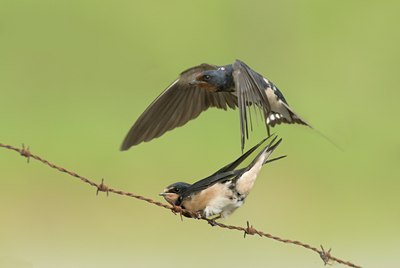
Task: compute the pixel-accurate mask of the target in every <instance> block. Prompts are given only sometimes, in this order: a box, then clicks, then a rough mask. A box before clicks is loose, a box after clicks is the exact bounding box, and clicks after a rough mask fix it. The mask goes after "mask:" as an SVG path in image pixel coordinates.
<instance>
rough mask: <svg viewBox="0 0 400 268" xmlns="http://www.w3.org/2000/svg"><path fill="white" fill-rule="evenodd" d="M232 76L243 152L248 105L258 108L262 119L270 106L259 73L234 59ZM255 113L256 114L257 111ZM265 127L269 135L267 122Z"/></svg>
mask: <svg viewBox="0 0 400 268" xmlns="http://www.w3.org/2000/svg"><path fill="white" fill-rule="evenodd" d="M232 76H233V80H234V82H235V88H236V94H237V98H238V106H239V113H240V131H241V144H242V147H241V148H242V152H243V149H244V143H245V139H248V138H249V123H250V125H252V122H251V113H250V110H249V109H248V108H249V106H250V105H253V106H254V107H255V108H258V109H260V110H261V114H262V115H263V117H264V120H266V118H268V117H269V115H270V113H271V107H270V105H269V101H268V98H267V95H266V92H265V81H264V79H263V77H262V76H261V75H260V74H258V73H256V72H255V71H253V70H252V69H251V68H250V67H249V66H247V65H246V64H245V63H244V62H242V61H240V60H236V61H235V63H234V64H233V73H232ZM255 114H257V112H256V113H255ZM249 121H250V122H249ZM265 122H266V121H265ZM266 127H267V131H268V135H269V126H268V124H266Z"/></svg>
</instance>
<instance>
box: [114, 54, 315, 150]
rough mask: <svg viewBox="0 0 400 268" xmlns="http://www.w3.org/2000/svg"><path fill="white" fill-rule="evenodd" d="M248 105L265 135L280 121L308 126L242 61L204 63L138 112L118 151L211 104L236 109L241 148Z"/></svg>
mask: <svg viewBox="0 0 400 268" xmlns="http://www.w3.org/2000/svg"><path fill="white" fill-rule="evenodd" d="M250 106H253V107H254V113H255V116H257V113H256V110H260V112H261V114H262V115H261V116H262V117H263V121H264V122H265V125H266V128H267V133H268V135H270V130H269V127H270V126H271V127H274V126H275V125H277V124H280V123H287V124H294V123H296V124H302V125H306V126H309V127H311V126H310V125H309V124H308V123H307V122H305V121H304V120H303V119H301V118H300V117H299V116H298V115H297V114H296V113H295V112H294V111H293V109H292V108H290V107H289V104H288V102H287V101H286V99H285V97H284V96H283V94H282V93H281V92H280V91H279V89H278V88H277V87H276V86H275V85H274V84H273V83H272V82H271V81H269V80H268V79H267V78H265V77H263V76H262V75H261V74H259V73H257V72H255V71H254V70H253V69H251V68H250V67H249V66H247V65H246V64H245V63H244V62H242V61H240V60H236V61H235V62H234V63H233V64H229V65H225V66H216V65H211V64H206V63H203V64H201V65H198V66H195V67H192V68H189V69H187V70H186V71H183V72H182V73H181V75H180V77H179V78H178V79H177V80H175V81H174V82H173V83H172V84H171V85H170V86H169V87H168V88H167V89H165V90H164V91H163V92H162V93H161V94H160V95H159V96H158V97H157V98H156V99H155V100H154V101H153V102H152V103H151V104H150V106H148V107H147V109H146V110H145V111H144V112H143V113H142V115H141V116H140V117H139V118H138V119H137V121H136V122H135V124H134V125H133V126H132V128H131V129H130V130H129V132H128V134H127V135H126V137H125V140H124V141H123V143H122V146H121V150H128V149H129V148H130V147H131V146H134V145H137V144H139V143H141V142H147V141H151V140H152V139H154V138H157V137H160V136H161V135H163V134H164V133H165V132H167V131H169V130H172V129H174V128H176V127H180V126H182V125H184V124H186V123H187V122H188V121H189V120H192V119H195V118H196V117H198V116H199V115H200V113H201V112H203V111H205V110H207V109H208V108H210V107H215V108H218V109H223V110H227V109H228V108H231V109H236V107H238V108H239V114H240V130H241V149H242V152H243V149H244V144H245V139H248V137H249V123H250V127H251V129H252V118H251V111H250Z"/></svg>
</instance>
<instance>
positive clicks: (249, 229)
mask: <svg viewBox="0 0 400 268" xmlns="http://www.w3.org/2000/svg"><path fill="white" fill-rule="evenodd" d="M0 147H2V148H5V149H8V150H12V151H15V152H18V153H19V154H20V155H21V156H23V157H26V158H27V162H28V163H29V160H30V159H31V158H32V159H35V160H37V161H39V162H42V163H43V164H45V165H47V166H49V167H51V168H53V169H56V170H58V171H60V172H62V173H67V174H68V175H70V176H72V177H75V178H77V179H79V180H80V181H82V182H84V183H87V184H89V185H90V186H92V187H95V188H96V189H97V191H96V194H98V193H99V192H105V193H107V195H108V194H109V193H113V194H117V195H122V196H128V197H132V198H135V199H139V200H142V201H145V202H147V203H150V204H153V205H156V206H158V207H162V208H165V209H168V210H170V211H172V212H173V213H174V214H180V215H181V217H182V215H184V216H186V217H190V218H195V219H199V220H203V221H206V222H208V223H209V224H210V225H211V226H218V227H219V228H222V229H228V230H235V231H240V232H243V233H244V237H246V235H259V236H260V237H266V238H269V239H273V240H275V241H278V242H282V243H285V244H292V245H296V246H301V247H303V248H306V249H308V250H311V251H313V252H315V253H317V254H318V255H319V256H320V258H321V259H322V261H323V262H324V264H325V265H327V264H329V265H330V264H333V263H335V262H337V263H340V264H343V265H346V266H349V267H355V268H361V266H359V265H356V264H354V263H351V262H349V261H344V260H342V259H339V258H337V257H334V256H333V255H332V254H331V249H329V250H325V249H324V247H323V246H322V245H321V246H320V249H319V248H317V247H314V246H311V245H309V244H306V243H303V242H301V241H298V240H291V239H284V238H281V237H278V236H275V235H272V234H269V233H265V232H263V231H260V230H257V229H255V228H254V227H253V225H251V224H250V223H249V222H248V221H247V226H246V227H241V226H235V225H226V224H223V223H221V222H216V221H214V220H212V219H207V218H204V217H200V216H199V214H198V213H194V212H192V211H188V210H185V209H183V208H181V207H177V206H171V205H169V204H165V203H161V202H158V201H155V200H153V199H151V198H147V197H144V196H141V195H138V194H134V193H132V192H126V191H122V190H118V189H114V188H112V187H109V186H107V185H106V184H105V183H104V179H102V180H101V182H100V183H96V182H94V181H93V180H91V179H89V178H87V177H84V176H81V175H79V174H77V173H75V172H73V171H70V170H68V169H66V168H63V167H61V166H58V165H56V164H53V163H52V162H50V161H48V160H46V159H44V158H42V157H40V156H38V155H35V154H32V153H31V151H30V150H29V147H25V146H24V145H23V144H22V148H17V147H14V146H11V145H7V144H2V143H0Z"/></svg>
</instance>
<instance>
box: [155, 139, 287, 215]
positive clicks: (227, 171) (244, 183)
mask: <svg viewBox="0 0 400 268" xmlns="http://www.w3.org/2000/svg"><path fill="white" fill-rule="evenodd" d="M267 139H268V138H266V139H264V140H263V141H261V142H260V143H259V144H257V145H256V146H254V147H253V148H251V149H250V150H249V151H247V152H246V153H244V154H243V155H242V156H241V157H239V158H238V159H236V160H235V161H233V162H232V163H229V164H228V165H226V166H224V167H223V168H221V169H219V170H218V171H217V172H215V173H214V174H212V175H211V176H209V177H207V178H205V179H202V180H200V181H198V182H196V183H194V184H191V185H190V184H188V183H185V182H177V183H174V184H171V185H170V186H168V187H167V188H165V189H164V191H163V192H162V193H161V194H160V195H161V196H163V197H164V198H165V200H166V201H167V202H169V203H170V204H172V205H175V206H181V207H182V208H184V209H186V210H189V211H191V212H194V213H197V214H199V215H201V216H202V217H206V218H209V217H211V216H214V215H217V217H216V218H214V219H217V218H226V217H228V216H229V215H230V214H232V213H233V212H234V211H235V210H236V209H237V208H239V207H240V206H241V205H243V203H244V200H245V198H246V197H247V195H248V194H249V193H250V190H251V189H252V188H253V185H254V182H255V181H256V178H257V175H258V174H259V173H260V170H261V167H262V165H264V164H266V163H268V162H272V161H275V160H278V159H281V158H283V157H285V156H281V157H277V158H274V159H271V160H268V157H269V156H270V155H271V154H272V152H273V151H274V150H275V149H276V147H278V145H279V144H280V143H281V141H282V139H279V140H278V141H276V139H277V137H275V138H273V139H272V141H271V142H270V143H269V144H268V145H267V146H265V148H264V149H263V150H262V151H261V152H260V153H259V154H258V155H257V156H256V158H255V159H254V160H253V161H252V162H251V163H250V164H249V165H248V166H247V167H245V168H241V169H235V168H237V167H238V166H239V165H240V164H241V163H242V162H243V161H244V160H245V159H246V158H247V157H248V156H249V155H250V154H251V153H253V152H254V151H255V150H256V149H257V148H258V147H259V146H260V145H261V144H262V143H264V142H265V141H266V140H267ZM275 141H276V142H275Z"/></svg>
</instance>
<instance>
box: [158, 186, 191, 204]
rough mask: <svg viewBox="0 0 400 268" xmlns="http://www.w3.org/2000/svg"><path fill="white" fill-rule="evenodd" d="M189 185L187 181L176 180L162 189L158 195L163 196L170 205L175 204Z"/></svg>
mask: <svg viewBox="0 0 400 268" xmlns="http://www.w3.org/2000/svg"><path fill="white" fill-rule="evenodd" d="M189 186H190V184H189V183H186V182H176V183H173V184H171V185H169V186H167V188H165V189H164V191H163V192H162V193H160V195H161V196H162V197H164V199H165V200H166V201H167V202H168V203H170V204H171V205H175V204H176V201H177V200H178V199H179V197H180V196H181V194H182V193H183V192H184V191H185V190H186V189H187V188H188V187H189Z"/></svg>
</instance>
